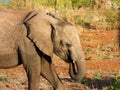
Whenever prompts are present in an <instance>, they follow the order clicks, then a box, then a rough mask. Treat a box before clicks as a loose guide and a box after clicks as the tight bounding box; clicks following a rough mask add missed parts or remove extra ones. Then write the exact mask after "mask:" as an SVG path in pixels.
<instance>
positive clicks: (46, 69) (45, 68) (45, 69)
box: [41, 56, 63, 90]
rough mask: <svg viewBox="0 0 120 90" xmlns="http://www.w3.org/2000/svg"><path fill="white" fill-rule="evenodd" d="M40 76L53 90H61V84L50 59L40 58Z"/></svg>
mask: <svg viewBox="0 0 120 90" xmlns="http://www.w3.org/2000/svg"><path fill="white" fill-rule="evenodd" d="M41 75H42V76H43V77H44V78H46V79H47V80H48V81H49V82H50V83H51V85H52V86H53V88H54V90H63V87H62V82H61V80H60V79H59V77H58V75H57V74H56V72H55V69H54V68H53V65H52V62H51V58H50V57H48V56H44V57H42V60H41Z"/></svg>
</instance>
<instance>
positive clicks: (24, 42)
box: [0, 8, 85, 90]
mask: <svg viewBox="0 0 120 90" xmlns="http://www.w3.org/2000/svg"><path fill="white" fill-rule="evenodd" d="M53 53H54V54H56V55H57V56H59V57H60V58H61V59H63V60H64V61H65V62H67V63H69V74H70V76H71V78H73V79H74V80H76V81H79V80H81V79H82V78H83V77H84V74H85V62H84V55H83V51H82V47H81V45H80V40H79V36H78V33H77V31H76V28H75V26H73V25H72V24H70V23H68V22H66V21H64V20H63V19H61V18H60V17H58V16H56V15H53V14H51V13H41V12H39V11H27V12H26V11H25V12H24V11H12V10H7V9H5V10H4V9H3V8H2V9H0V68H10V67H15V66H18V65H20V64H23V66H24V69H25V70H26V73H27V76H28V89H29V90H39V76H40V75H42V76H43V77H45V78H46V79H47V80H48V81H49V82H50V83H51V85H52V86H53V88H54V89H55V90H63V87H62V83H61V81H60V79H59V77H58V76H57V74H56V72H55V70H54V67H53V65H52V57H53ZM76 69H77V70H76Z"/></svg>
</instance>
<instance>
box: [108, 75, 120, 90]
mask: <svg viewBox="0 0 120 90" xmlns="http://www.w3.org/2000/svg"><path fill="white" fill-rule="evenodd" d="M108 90H120V77H116V78H115V81H114V83H113V85H112V86H110V87H109V88H108Z"/></svg>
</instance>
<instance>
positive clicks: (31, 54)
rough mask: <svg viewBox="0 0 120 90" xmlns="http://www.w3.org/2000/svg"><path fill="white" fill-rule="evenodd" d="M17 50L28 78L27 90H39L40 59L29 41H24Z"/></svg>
mask: <svg viewBox="0 0 120 90" xmlns="http://www.w3.org/2000/svg"><path fill="white" fill-rule="evenodd" d="M19 49H20V53H21V57H22V60H23V66H24V68H25V70H26V73H27V77H28V90H39V80H40V70H41V66H40V65H41V58H40V57H39V55H38V53H37V52H36V49H35V47H34V45H33V43H31V42H30V41H29V40H26V41H24V42H23V44H22V45H20V47H19Z"/></svg>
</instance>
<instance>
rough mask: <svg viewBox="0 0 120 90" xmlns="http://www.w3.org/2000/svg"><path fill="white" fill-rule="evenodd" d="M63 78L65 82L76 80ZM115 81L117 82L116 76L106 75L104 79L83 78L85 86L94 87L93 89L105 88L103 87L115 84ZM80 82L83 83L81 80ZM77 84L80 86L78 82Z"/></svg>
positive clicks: (100, 89)
mask: <svg viewBox="0 0 120 90" xmlns="http://www.w3.org/2000/svg"><path fill="white" fill-rule="evenodd" d="M62 80H63V81H65V82H71V83H73V82H74V81H73V80H72V79H70V78H62ZM114 82H115V78H112V77H104V78H102V79H84V80H82V85H83V86H84V87H88V88H89V89H92V90H93V89H97V90H103V88H105V87H109V86H111V85H113V84H114ZM79 84H81V83H80V82H79ZM77 86H78V84H77ZM76 90H77V89H76Z"/></svg>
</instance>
